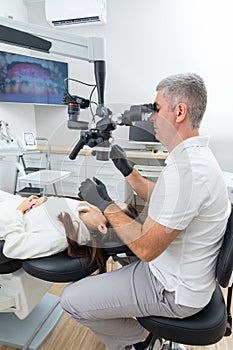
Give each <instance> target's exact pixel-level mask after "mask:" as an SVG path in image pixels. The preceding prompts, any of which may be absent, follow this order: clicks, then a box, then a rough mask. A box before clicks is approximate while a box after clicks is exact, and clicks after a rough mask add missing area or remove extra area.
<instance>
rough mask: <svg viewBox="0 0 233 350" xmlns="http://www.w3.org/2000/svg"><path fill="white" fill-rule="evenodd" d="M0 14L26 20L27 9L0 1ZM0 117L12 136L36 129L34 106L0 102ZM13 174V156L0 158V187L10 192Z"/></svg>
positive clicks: (18, 1)
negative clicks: (7, 125) (5, 122)
mask: <svg viewBox="0 0 233 350" xmlns="http://www.w3.org/2000/svg"><path fill="white" fill-rule="evenodd" d="M0 16H4V17H9V16H10V17H13V18H14V19H16V20H19V21H25V22H27V21H28V11H27V8H26V6H25V4H24V2H23V0H8V1H3V0H2V1H1V6H0ZM0 50H2V51H9V52H18V53H21V54H27V50H25V49H22V48H16V47H13V46H10V45H6V44H0ZM0 119H1V120H5V121H7V122H8V123H9V126H10V131H11V133H12V135H13V136H14V137H16V138H17V137H19V136H20V137H21V136H22V132H23V131H25V130H31V131H35V130H36V124H35V112H34V106H33V105H29V104H27V105H26V104H24V105H19V104H16V103H15V104H10V103H0ZM14 176H15V158H14V157H7V158H4V159H3V160H2V159H0V189H3V190H5V191H9V192H12V191H13V184H14Z"/></svg>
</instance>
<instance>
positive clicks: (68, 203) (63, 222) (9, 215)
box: [0, 191, 137, 272]
mask: <svg viewBox="0 0 233 350" xmlns="http://www.w3.org/2000/svg"><path fill="white" fill-rule="evenodd" d="M1 192H2V191H0V201H1ZM124 205H125V204H124ZM124 210H125V211H126V213H127V214H128V215H129V216H131V217H134V218H135V217H136V216H137V213H136V211H135V210H134V208H133V207H132V208H131V206H126V205H125V209H124ZM106 233H107V234H106ZM113 235H114V231H113V230H112V229H110V228H109V224H108V222H107V220H106V218H105V216H104V215H103V214H102V213H101V211H100V210H99V209H98V208H97V207H94V206H93V205H90V204H89V203H87V202H83V201H78V200H75V199H70V198H59V197H48V198H46V197H41V198H39V197H37V196H30V197H29V198H27V199H25V198H22V197H20V196H18V195H16V196H15V195H10V196H8V198H7V199H6V200H4V201H2V202H1V203H0V240H4V241H5V243H4V247H3V254H4V255H5V256H6V257H9V258H15V259H28V258H38V257H44V256H49V255H53V254H56V253H58V252H61V251H63V250H65V249H66V248H67V247H68V254H69V255H70V256H71V257H75V258H76V257H81V256H82V257H83V256H90V257H91V262H93V261H94V259H95V261H96V262H97V263H98V266H99V269H100V271H101V272H103V271H104V266H105V261H106V254H105V253H104V251H103V249H101V246H102V243H103V241H106V240H107V241H111V240H114V241H115V242H117V244H119V245H122V242H121V241H120V239H119V238H117V237H116V236H115V235H114V238H113Z"/></svg>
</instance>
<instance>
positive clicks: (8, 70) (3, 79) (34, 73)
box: [0, 51, 68, 105]
mask: <svg viewBox="0 0 233 350" xmlns="http://www.w3.org/2000/svg"><path fill="white" fill-rule="evenodd" d="M67 77H68V64H67V63H66V62H60V61H52V60H46V59H42V58H36V57H31V56H25V55H19V54H16V53H9V52H4V51H0V102H21V103H34V104H55V105H63V104H64V103H63V101H62V98H63V95H64V92H65V88H64V79H65V78H67Z"/></svg>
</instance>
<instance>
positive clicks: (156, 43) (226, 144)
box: [7, 0, 233, 171]
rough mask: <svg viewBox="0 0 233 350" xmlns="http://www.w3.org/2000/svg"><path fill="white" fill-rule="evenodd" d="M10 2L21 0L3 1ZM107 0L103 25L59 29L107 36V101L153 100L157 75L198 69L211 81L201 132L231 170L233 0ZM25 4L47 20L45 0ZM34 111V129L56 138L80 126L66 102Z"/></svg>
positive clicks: (76, 73)
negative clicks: (71, 123)
mask: <svg viewBox="0 0 233 350" xmlns="http://www.w3.org/2000/svg"><path fill="white" fill-rule="evenodd" d="M15 2H21V1H10V0H8V2H7V4H8V3H11V4H13V3H15ZM107 5H108V11H107V12H108V16H107V20H108V23H107V25H104V26H88V27H84V26H83V27H75V28H68V29H67V28H65V29H64V28H63V29H60V30H63V31H66V32H71V33H75V34H80V35H84V36H102V37H104V38H105V39H106V60H107V82H106V98H105V99H106V102H107V103H108V104H109V105H111V106H112V107H113V108H114V109H117V107H116V105H118V104H120V103H125V104H133V103H141V102H147V101H148V102H149V101H153V99H154V96H155V86H156V84H157V83H158V81H159V80H160V79H161V78H163V77H165V76H167V75H169V74H174V73H178V72H185V71H192V72H196V73H198V74H200V75H201V76H202V77H203V78H204V79H205V82H206V85H207V89H208V107H207V111H206V115H205V119H204V121H203V125H202V128H201V132H202V133H203V134H208V135H210V137H211V143H210V145H211V148H212V149H213V151H214V153H215V155H216V157H217V159H218V161H219V163H220V165H221V167H222V168H223V169H224V170H228V171H233V152H232V149H233V137H232V135H231V133H232V130H233V125H232V124H233V123H232V121H231V119H232V112H231V111H232V88H231V80H232V73H233V68H232V62H233V48H232V44H231V42H232V32H233V23H232V20H231V14H232V10H233V4H232V1H231V0H222V1H221V2H219V1H217V0H205V1H203V0H189V1H187V0H176V1H174V0H156V1H155V0H144V1H135V0H127V1H126V0H117V1H116V0H108V1H107ZM66 6H68V0H67V1H66ZM28 8H29V21H30V22H33V23H37V24H40V25H43V26H48V27H49V25H48V23H47V22H46V19H45V13H44V3H43V2H35V3H32V4H30V5H29V6H28ZM51 58H52V57H51ZM59 59H61V60H65V59H64V58H63V57H59ZM69 62H70V76H71V77H73V78H77V79H81V80H84V81H87V82H93V81H94V76H93V67H92V65H91V64H89V63H86V62H81V61H75V60H69ZM72 93H74V94H78V95H81V96H84V97H88V96H89V90H88V89H87V90H85V89H84V88H83V87H82V86H80V85H79V84H77V85H72ZM23 108H25V107H23ZM118 109H119V107H118ZM24 110H25V109H24ZM88 113H89V112H87V113H85V118H86V115H87V114H88ZM35 115H36V126H37V133H38V134H40V135H42V136H47V137H50V138H51V140H52V142H53V143H55V144H58V143H59V144H64V145H70V144H73V143H74V142H75V139H78V137H79V132H77V131H70V130H67V128H66V120H67V114H66V108H65V107H51V106H50V107H44V106H35ZM82 117H83V118H84V115H82ZM116 134H117V135H118V137H126V131H125V128H122V129H121V127H118V129H117V132H116Z"/></svg>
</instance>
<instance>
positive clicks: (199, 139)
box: [165, 136, 209, 164]
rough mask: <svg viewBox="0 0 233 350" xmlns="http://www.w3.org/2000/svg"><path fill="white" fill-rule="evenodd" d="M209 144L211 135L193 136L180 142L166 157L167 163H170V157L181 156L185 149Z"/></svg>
mask: <svg viewBox="0 0 233 350" xmlns="http://www.w3.org/2000/svg"><path fill="white" fill-rule="evenodd" d="M208 145H209V136H193V137H189V138H188V139H186V140H184V141H182V142H181V143H179V144H178V145H177V146H176V147H175V148H174V149H173V150H172V151H171V153H170V154H169V155H168V157H167V159H166V161H165V162H166V164H168V162H169V160H170V158H174V157H175V158H176V157H177V156H179V155H180V154H181V153H182V152H183V151H184V150H185V149H187V148H191V147H193V148H194V147H208Z"/></svg>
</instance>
